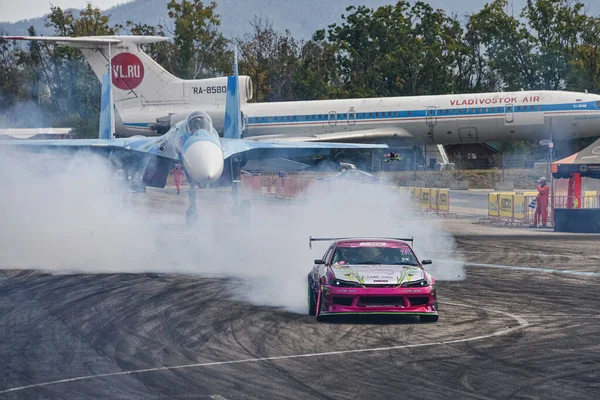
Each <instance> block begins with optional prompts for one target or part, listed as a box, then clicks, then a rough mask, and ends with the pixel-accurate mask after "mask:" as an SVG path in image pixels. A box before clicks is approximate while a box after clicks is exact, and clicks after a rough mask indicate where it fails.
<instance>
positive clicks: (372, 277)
mask: <svg viewBox="0 0 600 400" xmlns="http://www.w3.org/2000/svg"><path fill="white" fill-rule="evenodd" d="M331 269H332V271H333V274H334V275H335V278H337V279H340V280H344V281H351V282H358V283H360V284H361V285H385V284H396V285H401V284H403V283H405V282H414V281H419V280H421V279H425V278H426V277H427V275H426V272H425V271H424V270H422V269H421V268H419V267H415V266H412V265H411V266H407V265H338V264H335V265H332V266H331Z"/></svg>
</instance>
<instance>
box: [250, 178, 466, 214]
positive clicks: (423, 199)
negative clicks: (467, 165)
mask: <svg viewBox="0 0 600 400" xmlns="http://www.w3.org/2000/svg"><path fill="white" fill-rule="evenodd" d="M369 186H370V185H369ZM349 187H355V188H356V189H359V190H360V189H364V187H365V186H364V184H363V185H362V186H361V184H357V183H353V182H344V188H349ZM240 190H241V191H242V192H245V193H247V194H251V195H259V196H267V197H275V198H282V199H305V198H308V197H309V196H310V194H311V193H313V194H317V193H318V194H325V193H328V192H329V191H330V190H331V187H330V182H327V181H321V180H316V179H298V178H281V177H278V176H274V175H266V176H265V175H261V176H250V175H242V177H241V186H240ZM399 196H400V197H398V199H399V200H400V201H399V203H400V204H401V208H402V209H403V210H407V211H408V212H411V213H413V214H421V215H437V216H441V217H448V216H455V217H457V215H456V213H453V212H451V211H450V190H449V189H430V188H413V187H409V188H408V196H406V192H405V191H400V192H399Z"/></svg>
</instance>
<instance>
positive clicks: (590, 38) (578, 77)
mask: <svg viewBox="0 0 600 400" xmlns="http://www.w3.org/2000/svg"><path fill="white" fill-rule="evenodd" d="M574 53H575V55H574V58H573V60H572V61H571V65H572V68H573V69H572V73H571V76H570V77H569V78H570V79H569V85H568V86H569V88H570V89H573V90H589V91H591V92H594V93H599V92H600V18H588V20H587V22H586V24H585V25H584V27H583V29H582V30H581V43H580V44H578V45H577V46H576V47H575V51H574Z"/></svg>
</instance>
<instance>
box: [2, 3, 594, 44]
mask: <svg viewBox="0 0 600 400" xmlns="http://www.w3.org/2000/svg"><path fill="white" fill-rule="evenodd" d="M216 2H217V11H218V13H219V14H220V15H221V17H222V25H221V29H222V32H223V33H224V35H225V36H227V37H236V36H241V35H243V34H244V33H246V32H248V31H249V30H250V22H251V21H252V20H253V19H254V17H255V16H257V17H262V18H263V19H264V18H268V19H269V20H270V21H271V22H272V24H273V27H274V28H275V29H277V30H279V31H284V30H285V29H289V30H290V32H291V33H292V35H293V36H294V37H296V38H304V39H306V38H309V37H310V36H311V35H312V34H313V33H314V32H315V31H316V30H317V29H323V28H326V27H327V25H330V24H332V23H337V22H340V21H341V15H342V14H344V13H345V9H346V7H348V6H350V5H357V4H363V5H366V6H368V7H372V8H376V7H379V6H381V5H384V4H392V3H395V2H394V1H390V0H387V1H386V0H362V1H359V2H356V1H353V0H328V1H321V0H296V1H289V0H252V1H240V0H216ZM414 2H415V1H411V4H413V3H414ZM428 2H429V4H431V6H432V7H434V8H442V9H444V10H446V12H447V13H448V14H456V15H459V16H464V15H467V14H470V13H473V12H477V11H478V10H480V9H481V8H482V7H483V5H484V4H485V2H484V1H482V0H429V1H428ZM584 2H585V3H586V4H588V5H589V11H590V13H591V14H595V15H598V14H599V13H600V6H599V5H597V4H595V3H596V1H595V0H585V1H584ZM167 3H168V0H134V1H130V2H128V3H124V4H120V5H117V6H115V7H113V8H110V9H109V10H107V11H106V12H107V14H110V15H111V23H112V24H117V23H118V24H123V25H124V24H125V22H126V21H127V20H132V21H134V22H142V23H146V24H150V25H156V24H158V23H161V22H162V23H165V21H166V20H168V16H167ZM525 3H526V0H514V1H513V9H514V15H518V14H519V13H520V10H521V9H522V8H523V6H524V5H525ZM92 4H93V1H92ZM48 12H49V9H48ZM30 25H33V26H34V27H35V28H36V30H37V32H38V34H45V35H48V34H52V31H51V30H50V29H48V28H46V27H45V26H44V19H43V17H40V18H35V19H30V20H24V21H19V22H15V23H6V22H0V30H4V32H5V33H6V34H10V35H25V34H27V28H28V27H29V26H30Z"/></svg>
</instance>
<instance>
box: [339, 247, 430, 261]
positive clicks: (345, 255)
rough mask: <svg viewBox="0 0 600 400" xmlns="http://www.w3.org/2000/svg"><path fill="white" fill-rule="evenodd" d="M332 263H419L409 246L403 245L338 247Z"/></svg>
mask: <svg viewBox="0 0 600 400" xmlns="http://www.w3.org/2000/svg"><path fill="white" fill-rule="evenodd" d="M331 263H332V264H354V265H357V264H358V265H380V264H384V265H419V263H418V261H417V259H416V257H415V255H414V254H413V252H412V251H411V250H410V248H409V247H408V246H402V247H337V248H336V249H335V252H334V253H333V258H332V260H331Z"/></svg>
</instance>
